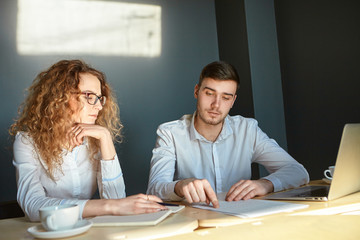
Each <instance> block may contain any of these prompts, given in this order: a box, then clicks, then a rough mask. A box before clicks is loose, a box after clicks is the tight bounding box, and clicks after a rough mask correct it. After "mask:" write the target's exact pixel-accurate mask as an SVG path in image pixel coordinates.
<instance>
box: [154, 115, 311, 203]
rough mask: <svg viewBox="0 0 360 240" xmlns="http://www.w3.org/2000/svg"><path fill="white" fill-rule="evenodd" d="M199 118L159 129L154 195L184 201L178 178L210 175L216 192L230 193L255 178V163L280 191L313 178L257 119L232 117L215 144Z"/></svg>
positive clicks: (187, 119)
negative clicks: (196, 121)
mask: <svg viewBox="0 0 360 240" xmlns="http://www.w3.org/2000/svg"><path fill="white" fill-rule="evenodd" d="M194 116H195V114H193V115H184V116H183V117H182V118H181V119H179V120H177V121H172V122H168V123H164V124H162V125H160V126H159V128H158V129H157V135H158V137H157V141H156V146H155V148H154V149H153V157H152V159H151V169H150V177H149V185H148V190H147V193H148V194H154V195H157V196H159V197H160V198H162V199H164V200H174V201H176V200H181V199H182V198H180V197H179V196H177V195H176V194H175V193H174V187H175V184H176V182H177V181H179V180H182V179H186V178H198V179H207V180H208V181H209V183H210V184H211V186H212V188H213V189H214V191H215V192H216V193H220V192H227V191H229V189H230V187H231V186H232V185H233V184H234V183H236V182H238V181H240V180H243V179H251V164H252V163H253V162H256V163H259V164H261V165H263V166H264V167H265V168H266V169H267V171H268V172H269V173H270V174H269V175H268V176H266V177H264V178H265V179H268V180H269V181H271V182H272V183H273V185H274V191H280V190H283V189H287V188H292V187H297V186H299V185H302V184H305V183H308V182H309V175H308V173H307V171H306V169H305V168H304V167H303V166H302V165H301V164H300V163H298V162H297V161H296V160H295V159H294V158H292V157H291V156H290V155H289V154H288V153H287V152H286V151H285V150H283V149H282V148H281V147H280V146H279V145H278V144H277V143H276V142H275V141H274V140H273V139H270V138H269V137H268V136H267V135H266V134H265V133H264V132H263V131H261V129H260V128H259V127H258V123H257V121H256V120H255V119H251V118H244V117H242V116H229V115H228V116H227V117H226V118H225V121H224V125H223V128H222V130H221V133H220V134H219V136H218V138H217V139H216V141H215V142H212V141H209V140H207V139H205V138H204V137H203V136H202V135H200V134H199V133H198V132H197V131H196V129H195V127H194Z"/></svg>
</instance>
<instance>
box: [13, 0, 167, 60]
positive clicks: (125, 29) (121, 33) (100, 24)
mask: <svg viewBox="0 0 360 240" xmlns="http://www.w3.org/2000/svg"><path fill="white" fill-rule="evenodd" d="M16 34H17V51H18V53H19V54H20V55H58V54H59V55H62V54H86V55H116V56H137V57H157V56H160V53H161V7H160V6H156V5H146V4H133V3H122V2H114V1H100V0H97V1H91V0H62V1H58V0H18V14H17V33H16Z"/></svg>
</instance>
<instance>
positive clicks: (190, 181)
mask: <svg viewBox="0 0 360 240" xmlns="http://www.w3.org/2000/svg"><path fill="white" fill-rule="evenodd" d="M174 191H175V193H176V194H177V195H178V196H179V197H185V198H186V200H187V201H188V202H189V203H198V202H206V203H207V204H210V202H211V203H212V204H213V207H214V208H218V207H219V201H218V199H217V197H216V194H215V192H214V190H213V189H212V187H211V185H210V183H209V182H208V180H206V179H196V178H187V179H183V180H180V181H178V182H177V183H176V185H175V189H174Z"/></svg>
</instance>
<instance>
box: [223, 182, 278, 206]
mask: <svg viewBox="0 0 360 240" xmlns="http://www.w3.org/2000/svg"><path fill="white" fill-rule="evenodd" d="M272 191H274V185H273V184H272V182H270V181H269V180H266V179H260V180H240V181H239V182H237V183H235V184H234V185H233V186H232V187H231V188H230V190H229V192H228V193H227V194H226V197H225V200H226V201H239V200H248V199H250V198H253V197H255V196H259V195H265V194H267V193H269V192H272Z"/></svg>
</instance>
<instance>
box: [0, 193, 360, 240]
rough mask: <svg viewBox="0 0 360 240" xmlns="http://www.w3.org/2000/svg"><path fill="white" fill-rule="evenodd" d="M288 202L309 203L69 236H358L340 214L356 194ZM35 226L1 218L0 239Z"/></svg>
mask: <svg viewBox="0 0 360 240" xmlns="http://www.w3.org/2000/svg"><path fill="white" fill-rule="evenodd" d="M289 202H290V201H289ZM292 202H295V203H303V204H308V205H309V208H306V209H302V210H297V211H295V212H292V213H278V214H273V215H268V216H264V217H258V218H248V219H243V218H238V217H234V216H229V215H224V214H222V213H218V212H213V211H208V210H203V209H197V208H191V207H186V208H185V209H184V210H182V211H180V212H179V213H177V214H174V215H172V216H170V217H168V218H167V219H165V220H164V221H163V222H161V223H159V224H158V225H156V226H151V227H92V228H91V229H90V230H89V231H88V232H86V233H83V234H81V235H78V236H74V237H72V238H70V239H101V240H105V239H114V240H117V239H154V238H164V239H179V240H182V239H205V238H206V239H207V240H208V239H221V237H223V238H224V237H226V238H227V239H238V238H239V237H240V236H241V238H242V239H250V238H251V239H254V237H255V238H256V239H258V238H260V237H261V238H266V239H319V238H320V239H327V240H330V239H360V215H343V213H346V212H352V211H360V192H358V193H355V194H352V195H349V196H345V197H343V198H340V199H336V200H332V201H328V202H309V201H292ZM38 224H39V223H31V222H27V221H26V220H25V218H13V219H5V220H0V239H32V236H31V235H30V234H29V233H27V231H26V230H27V228H29V227H31V226H34V225H38ZM198 226H199V228H198ZM215 227H216V228H215ZM194 230H195V231H194ZM179 234H181V235H179Z"/></svg>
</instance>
